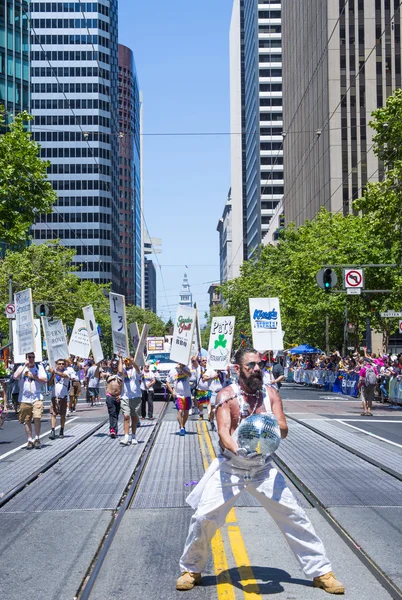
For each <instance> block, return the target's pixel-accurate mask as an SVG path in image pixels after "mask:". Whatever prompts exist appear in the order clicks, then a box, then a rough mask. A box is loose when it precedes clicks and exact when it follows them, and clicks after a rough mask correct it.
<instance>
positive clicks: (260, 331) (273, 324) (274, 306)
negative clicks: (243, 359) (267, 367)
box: [249, 298, 283, 352]
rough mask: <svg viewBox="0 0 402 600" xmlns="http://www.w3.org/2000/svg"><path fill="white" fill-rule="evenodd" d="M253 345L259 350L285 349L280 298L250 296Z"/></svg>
mask: <svg viewBox="0 0 402 600" xmlns="http://www.w3.org/2000/svg"><path fill="white" fill-rule="evenodd" d="M249 303H250V319H251V332H252V335H253V346H254V348H255V349H256V350H258V351H259V352H265V351H266V350H283V332H282V323H281V311H280V308H279V298H249Z"/></svg>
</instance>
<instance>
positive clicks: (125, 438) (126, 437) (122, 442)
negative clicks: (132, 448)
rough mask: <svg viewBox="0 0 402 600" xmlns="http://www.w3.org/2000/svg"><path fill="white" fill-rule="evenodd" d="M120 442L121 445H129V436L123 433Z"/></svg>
mask: <svg viewBox="0 0 402 600" xmlns="http://www.w3.org/2000/svg"><path fill="white" fill-rule="evenodd" d="M120 444H121V445H122V446H129V445H130V436H129V435H125V436H124V437H123V438H122V439H121V440H120Z"/></svg>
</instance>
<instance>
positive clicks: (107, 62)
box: [31, 0, 121, 291]
mask: <svg viewBox="0 0 402 600" xmlns="http://www.w3.org/2000/svg"><path fill="white" fill-rule="evenodd" d="M31 28H32V29H31V48H32V63H31V65H32V85H31V90H32V113H33V115H34V116H35V121H34V125H33V128H32V130H33V135H34V138H35V139H36V140H37V141H38V142H40V144H41V148H42V150H41V156H42V158H44V159H49V160H51V163H52V164H51V166H50V168H49V179H50V180H51V182H52V185H53V188H54V189H55V190H56V192H57V196H58V200H57V204H56V206H55V210H54V212H53V213H52V214H50V215H42V216H41V218H40V219H39V220H38V222H37V223H36V224H35V225H34V226H33V228H32V234H33V239H34V243H36V244H40V243H43V242H44V241H45V240H51V239H56V238H59V239H60V240H61V242H62V244H63V245H65V246H67V247H69V248H75V249H76V251H77V255H76V257H75V259H74V264H75V265H76V266H78V267H79V272H78V274H79V276H80V277H82V278H83V279H91V280H93V281H95V282H97V283H112V284H113V290H114V291H118V290H120V289H121V270H120V264H119V260H120V259H119V251H120V238H119V210H120V207H119V164H118V161H119V135H118V134H119V101H118V45H117V37H118V36H117V0H100V1H99V2H43V1H35V2H31Z"/></svg>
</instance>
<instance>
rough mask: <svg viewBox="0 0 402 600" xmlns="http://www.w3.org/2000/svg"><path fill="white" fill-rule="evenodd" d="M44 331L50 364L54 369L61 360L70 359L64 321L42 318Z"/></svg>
mask: <svg viewBox="0 0 402 600" xmlns="http://www.w3.org/2000/svg"><path fill="white" fill-rule="evenodd" d="M42 325H43V331H44V334H45V340H46V350H47V356H48V359H49V363H50V364H51V366H52V367H53V368H54V367H55V366H56V362H57V361H58V360H60V359H61V358H64V359H68V358H70V353H69V351H68V346H67V339H66V334H65V331H64V326H63V321H62V320H61V319H53V318H48V317H42Z"/></svg>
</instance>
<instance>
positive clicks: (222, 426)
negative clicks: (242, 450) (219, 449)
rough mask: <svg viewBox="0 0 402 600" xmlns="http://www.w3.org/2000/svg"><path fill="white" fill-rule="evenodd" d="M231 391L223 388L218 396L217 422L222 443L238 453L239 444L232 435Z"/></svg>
mask: <svg viewBox="0 0 402 600" xmlns="http://www.w3.org/2000/svg"><path fill="white" fill-rule="evenodd" d="M230 397H231V393H230V391H228V390H227V389H223V390H221V391H220V392H219V393H218V395H217V396H216V423H217V425H218V434H219V439H220V441H221V444H222V446H223V447H224V448H226V449H227V450H230V451H231V452H233V453H234V454H236V452H237V450H238V445H237V444H236V442H235V441H234V439H233V438H232V436H231V435H230V429H231V424H232V416H231V411H230V405H229V398H230Z"/></svg>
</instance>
